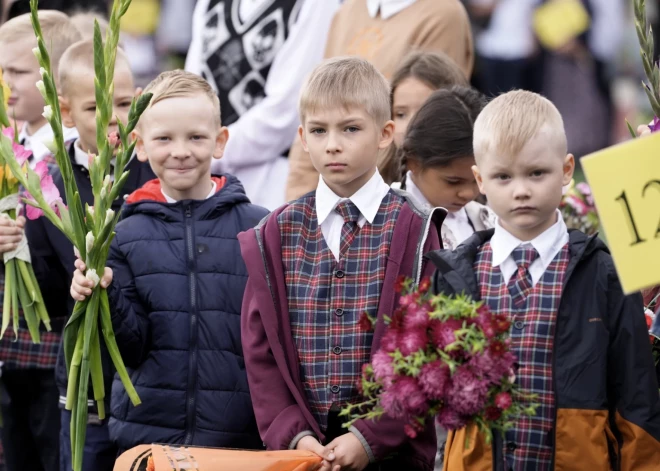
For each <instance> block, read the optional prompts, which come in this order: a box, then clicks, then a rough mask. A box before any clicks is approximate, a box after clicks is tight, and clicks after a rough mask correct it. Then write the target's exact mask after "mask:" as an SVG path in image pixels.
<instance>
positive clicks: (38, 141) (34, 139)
mask: <svg viewBox="0 0 660 471" xmlns="http://www.w3.org/2000/svg"><path fill="white" fill-rule="evenodd" d="M62 134H63V135H64V142H65V143H66V142H69V141H71V140H73V139H76V138H77V137H78V130H77V129H76V128H67V127H62ZM52 140H53V130H52V129H51V128H50V124H48V123H46V124H44V125H43V126H41V127H40V128H39V129H38V130H37V131H36V132H35V133H34V134H31V135H29V134H28V133H27V123H26V124H24V125H23V128H22V129H21V132H20V134H19V135H18V141H19V142H22V143H23V147H25V148H26V149H27V150H31V151H32V157H33V158H32V160H31V163H30V166H31V167H34V166H35V165H37V162H41V161H42V160H43V159H44V157H46V156H47V155H51V154H52V152H51V151H50V149H48V147H46V144H44V143H45V142H48V141H52Z"/></svg>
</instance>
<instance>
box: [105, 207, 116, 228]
mask: <svg viewBox="0 0 660 471" xmlns="http://www.w3.org/2000/svg"><path fill="white" fill-rule="evenodd" d="M114 217H115V212H114V211H113V210H112V209H108V210H107V211H106V212H105V225H106V226H107V225H108V224H110V221H112V218H114Z"/></svg>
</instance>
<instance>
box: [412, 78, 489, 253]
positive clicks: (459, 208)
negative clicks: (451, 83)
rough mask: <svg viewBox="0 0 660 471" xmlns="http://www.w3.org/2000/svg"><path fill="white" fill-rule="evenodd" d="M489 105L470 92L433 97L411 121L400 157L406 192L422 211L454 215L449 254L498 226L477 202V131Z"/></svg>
mask: <svg viewBox="0 0 660 471" xmlns="http://www.w3.org/2000/svg"><path fill="white" fill-rule="evenodd" d="M485 104H486V100H485V98H484V97H483V95H481V94H480V93H479V92H477V91H476V90H473V89H470V88H466V87H453V88H451V89H448V90H439V91H437V92H435V93H433V94H432V95H431V96H430V97H429V99H428V100H427V101H426V102H425V103H424V105H422V107H421V108H420V109H419V111H418V112H417V113H416V114H415V116H414V117H413V119H412V121H410V124H409V125H408V129H407V131H406V134H405V138H404V140H403V144H402V146H401V149H400V151H399V157H400V163H401V171H400V180H401V184H400V185H401V187H402V188H403V189H405V190H406V191H408V192H409V193H410V194H411V195H412V196H413V198H415V199H416V200H417V201H418V202H419V203H421V204H422V205H424V206H427V207H443V208H445V209H446V210H447V211H448V212H449V213H448V214H447V217H446V219H445V222H444V224H443V226H442V242H443V246H444V248H446V249H454V248H455V247H457V246H458V245H460V244H461V243H462V242H463V241H465V240H466V239H468V238H469V237H470V236H471V235H472V234H473V233H474V232H475V231H480V230H484V229H488V228H490V227H492V225H493V222H494V220H493V215H492V213H491V212H490V210H489V209H488V208H487V207H486V206H483V205H481V204H479V203H477V202H475V201H474V199H475V198H476V197H477V196H478V194H479V190H478V187H477V182H476V180H475V178H474V175H473V173H472V166H473V165H474V152H473V149H472V130H473V127H474V121H475V120H476V119H477V115H478V114H479V112H480V111H481V109H482V108H483V107H484V106H485Z"/></svg>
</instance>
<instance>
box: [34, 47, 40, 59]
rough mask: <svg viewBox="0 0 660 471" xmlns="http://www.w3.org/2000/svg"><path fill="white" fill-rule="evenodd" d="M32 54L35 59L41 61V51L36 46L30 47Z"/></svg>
mask: <svg viewBox="0 0 660 471" xmlns="http://www.w3.org/2000/svg"><path fill="white" fill-rule="evenodd" d="M32 54H34V57H36V58H37V60H38V61H39V62H41V51H40V50H39V48H38V47H35V48H32Z"/></svg>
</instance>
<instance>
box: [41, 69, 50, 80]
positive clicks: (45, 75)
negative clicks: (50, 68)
mask: <svg viewBox="0 0 660 471" xmlns="http://www.w3.org/2000/svg"><path fill="white" fill-rule="evenodd" d="M39 74H40V75H41V78H42V79H43V80H46V77H48V72H46V69H44V68H43V67H39Z"/></svg>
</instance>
